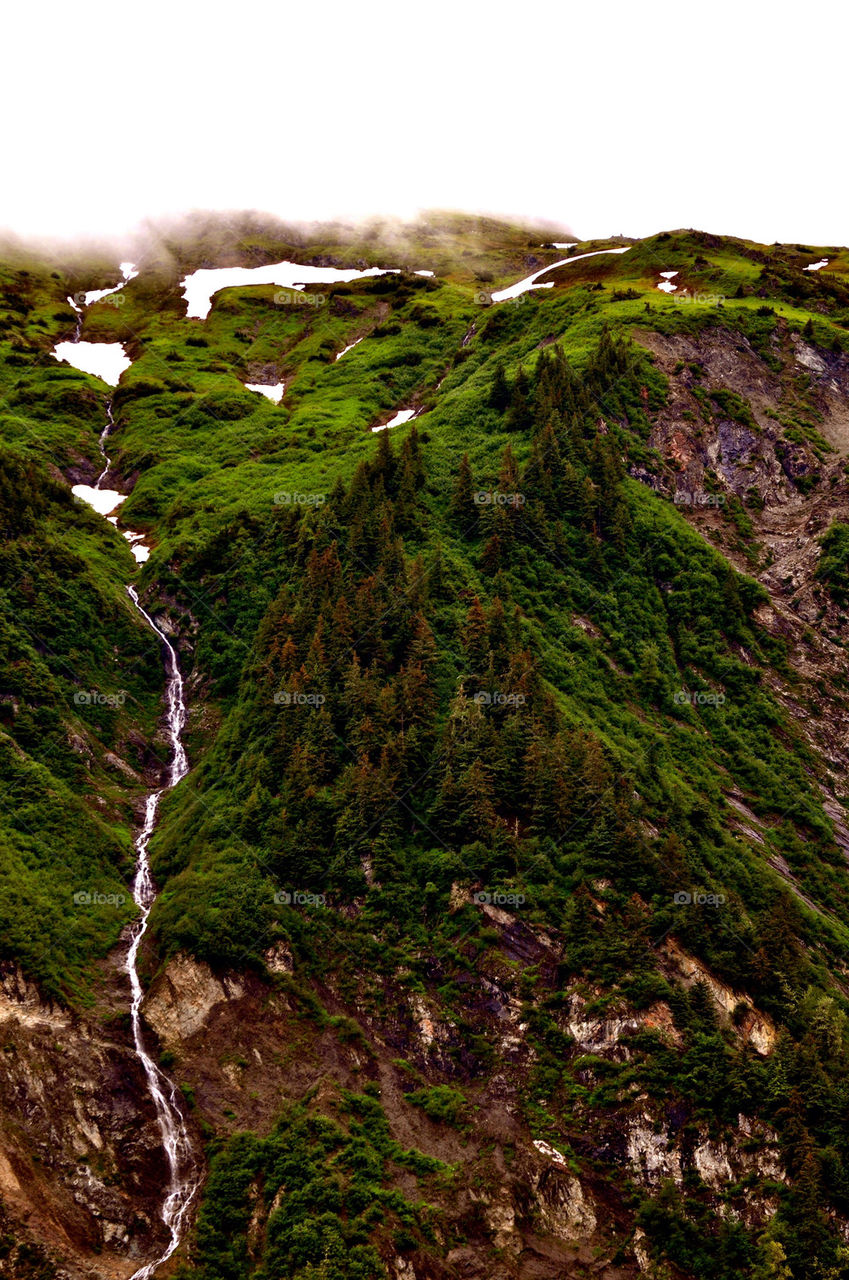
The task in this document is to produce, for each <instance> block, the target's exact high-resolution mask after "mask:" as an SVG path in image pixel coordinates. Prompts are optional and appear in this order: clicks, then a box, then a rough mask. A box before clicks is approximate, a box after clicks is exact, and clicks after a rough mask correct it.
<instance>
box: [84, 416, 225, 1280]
mask: <svg viewBox="0 0 849 1280" xmlns="http://www.w3.org/2000/svg"><path fill="white" fill-rule="evenodd" d="M113 426H114V421H113V417H112V404H111V401H110V403H109V404H108V405H107V408H106V426H105V427H104V429H103V431H102V433H101V436H100V441H99V444H100V452H101V454H102V455H103V461H104V467H103V470H102V471H101V473H100V475H99V476H98V477H97V483H96V484H95V485H93V486H92V488H91V489H90V490H86V486H77V487H78V488H82V490H84V491H85V492H84V493H81V495H80V496H84V497H86V500H87V501H89V502H90V503H91V504H92V505H93V506H94V507H95V508H96V509H97V510H100V511H101V512H102V514H104V515H107V516H108V511H106V510H104V507H109V509H110V510H111V509H114V507H115V506H116V505H117V503H118V502H120V501H121V495H119V494H117V493H115V492H114V491H111V490H107V489H102V488H101V485H102V484H103V481H104V480H105V479H106V476H107V474H108V472H109V467H110V459H109V457H108V455H107V453H106V442H107V440H108V438H109V433H110V432H111V430H112V428H113ZM95 495H99V496H101V497H103V496H104V495H108V496H105V501H103V502H98V498H97V496H95ZM110 496H111V497H112V498H114V501H112V503H111V506H110ZM112 519H113V520H114V519H115V517H112ZM131 536H133V537H135V536H137V535H131ZM140 550H141V548H138V547H134V548H133V554H134V555H135V556H136V559H137V560H138V559H141V558H142V557H141V556H140V555H139V551H140ZM145 552H146V549H145ZM127 594H128V595H129V597H130V599H131V600H132V602H133V605H134V606H135V608H136V610H137V611H138V613H139V614H140V615H141V617H142V618H143V619H144V622H145V624H146V625H147V626H148V627H150V629H151V630H152V631H153V632H154V634H155V635H156V636H157V638H158V639H159V641H160V643H161V645H162V647H163V650H164V654H165V707H166V711H165V719H166V730H167V736H168V743H169V747H170V753H171V759H170V763H169V765H168V768H167V771H166V773H165V777H164V780H163V784H162V786H160V787H159V788H158V789H157V790H156V791H154V792H152V794H151V795H149V796H148V797H147V800H146V801H145V810H144V821H143V823H142V827H141V830H140V831H139V834H138V835H137V836H136V839H135V846H134V847H135V851H136V871H135V878H134V880H133V898H134V899H135V902H136V904H137V906H138V908H139V913H140V914H139V918H138V919H137V920H136V921H135V923H134V924H133V925H132V927H131V932H130V946H129V950H128V951H127V959H126V962H125V966H124V967H125V969H126V973H127V976H128V978H129V980H130V991H131V995H132V998H131V1002H130V1018H131V1022H132V1028H133V1041H134V1043H135V1049H136V1054H137V1056H138V1058H139V1061H140V1062H141V1064H142V1067H143V1068H144V1073H145V1077H146V1079H147V1087H148V1091H149V1093H150V1096H151V1098H152V1100H153V1105H154V1108H155V1110H156V1118H157V1121H158V1122H159V1130H160V1133H161V1134H162V1147H163V1150H164V1152H165V1158H166V1161H167V1163H168V1190H167V1193H166V1196H165V1200H164V1202H163V1205H162V1211H161V1217H162V1221H163V1222H164V1223H165V1226H166V1227H167V1228H168V1231H169V1233H170V1237H171V1238H170V1240H169V1242H168V1244H167V1246H166V1248H165V1250H164V1252H163V1253H162V1254H160V1256H159V1257H158V1258H156V1259H154V1261H153V1262H149V1263H146V1264H145V1266H143V1267H141V1268H140V1269H139V1270H138V1271H135V1272H134V1273H133V1275H132V1276H131V1277H130V1280H150V1277H151V1276H152V1275H153V1273H154V1272H155V1271H156V1270H157V1268H158V1267H160V1266H161V1265H162V1263H163V1262H165V1261H167V1259H168V1258H170V1257H171V1255H172V1253H173V1252H174V1250H175V1249H176V1248H177V1246H178V1245H179V1243H180V1240H181V1237H182V1233H183V1227H184V1224H185V1220H186V1215H187V1213H188V1210H189V1206H190V1205H191V1202H192V1200H193V1199H194V1196H195V1193H196V1192H197V1189H198V1185H199V1179H198V1170H197V1166H196V1164H195V1161H194V1158H193V1156H192V1148H191V1142H190V1141H189V1134H188V1129H187V1127H186V1122H185V1119H184V1117H183V1112H182V1110H181V1107H180V1104H179V1102H178V1091H177V1087H176V1085H175V1084H174V1083H173V1081H171V1080H169V1079H168V1077H167V1076H166V1075H165V1074H164V1072H163V1071H162V1070H161V1069H160V1068H159V1067H158V1066H157V1064H156V1063H155V1062H154V1060H153V1059H152V1058H151V1056H150V1054H149V1053H148V1052H147V1050H146V1049H145V1046H144V1037H143V1034H142V1017H141V1004H142V999H143V996H144V992H143V991H142V986H141V982H140V981H139V975H138V954H139V947H140V946H141V941H142V938H143V937H144V935H145V932H146V931H147V923H148V918H149V916H150V909H151V907H152V906H153V903H154V901H155V899H156V887H155V885H154V883H153V876H152V875H151V871H150V860H149V858H148V844H149V843H150V837H151V835H152V834H153V829H154V827H155V825H156V816H157V813H158V811H159V802H160V800H161V798H162V796H163V795H164V793H165V792H166V791H168V790H170V788H171V787H175V786H176V785H177V783H178V782H179V781H180V779H181V778H184V777H185V776H186V774H187V773H188V771H189V762H188V759H187V757H186V751H185V748H184V746H183V741H182V734H183V729H184V727H185V724H186V703H185V699H184V696H183V677H182V676H181V674H180V665H179V663H178V661H177V654H176V651H175V649H174V646H173V645H172V644H171V642H170V640H169V639H168V637H167V636H166V635H165V633H164V632H163V631H162V630H161V629H160V628H159V627H158V626H157V625H156V623H155V622H154V621H153V618H151V616H150V614H149V613H147V612H146V610H145V609H143V608H142V605H141V603H140V601H139V597H138V592H137V591H136V590H135V588H134V587H131V586H128V587H127Z"/></svg>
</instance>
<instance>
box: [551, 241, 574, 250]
mask: <svg viewBox="0 0 849 1280" xmlns="http://www.w3.org/2000/svg"><path fill="white" fill-rule="evenodd" d="M551 243H552V245H553V246H554V248H555V249H574V248H575V245H576V244H577V243H578V241H577V240H552V242H551Z"/></svg>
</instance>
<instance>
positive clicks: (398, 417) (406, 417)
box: [372, 409, 416, 431]
mask: <svg viewBox="0 0 849 1280" xmlns="http://www.w3.org/2000/svg"><path fill="white" fill-rule="evenodd" d="M415 416H416V411H415V409H399V410H398V412H397V413H396V414H395V417H394V418H393V419H392V421H391V422H384V423H382V425H381V426H379V427H372V431H388V430H389V428H390V427H400V425H401V423H402V422H409V421H410V419H411V418H415Z"/></svg>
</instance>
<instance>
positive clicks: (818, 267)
mask: <svg viewBox="0 0 849 1280" xmlns="http://www.w3.org/2000/svg"><path fill="white" fill-rule="evenodd" d="M827 266H828V258H820V260H819V262H812V263H811V264H810V266H807V267H803V268H802V270H803V271H822V269H823V267H827Z"/></svg>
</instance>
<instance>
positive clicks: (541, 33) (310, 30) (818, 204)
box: [0, 0, 849, 245]
mask: <svg viewBox="0 0 849 1280" xmlns="http://www.w3.org/2000/svg"><path fill="white" fill-rule="evenodd" d="M847 36H849V6H847V5H843V4H832V3H826V2H825V0H807V3H806V4H805V5H802V6H794V7H793V8H792V9H791V8H790V7H789V6H787V7H784V9H783V12H782V9H781V8H780V6H779V3H776V2H775V0H714V2H713V3H710V4H705V3H700V4H696V3H695V2H694V0H675V2H671V0H642V2H641V3H637V2H636V0H628V2H627V3H625V2H622V0H609V2H608V3H607V4H605V5H604V6H601V5H591V4H583V5H581V6H580V7H579V6H578V5H576V4H575V3H574V0H572V2H571V3H570V0H565V2H564V0H548V2H547V3H541V2H540V0H522V3H519V4H517V3H512V4H509V5H506V4H503V3H501V2H500V0H487V3H481V2H479V0H476V2H474V3H469V2H468V0H427V3H423V2H422V0H420V2H419V3H418V4H412V3H410V2H409V0H393V2H391V3H388V2H387V0H360V3H358V4H353V3H349V2H340V0H325V2H324V3H317V2H316V0H300V2H299V3H298V4H297V6H294V5H292V4H291V3H285V0H284V2H283V3H281V2H280V0H278V2H277V3H272V4H267V3H260V2H258V0H240V2H239V3H234V4H231V5H227V6H226V7H225V6H224V5H222V4H220V3H216V2H215V0H203V2H202V3H199V2H198V0H165V2H163V0H146V2H145V3H142V4H129V3H122V2H121V0H79V2H78V3H76V4H68V3H67V2H66V0H62V3H57V2H56V0H42V2H41V3H38V4H34V3H30V4H9V5H7V6H6V7H5V10H4V16H3V45H4V52H5V56H4V59H3V84H2V89H0V94H2V98H3V99H4V112H3V115H4V125H3V139H2V152H0V155H1V156H2V161H0V226H7V227H11V228H13V229H14V230H16V231H18V232H19V233H22V234H27V233H31V234H48V235H59V236H65V235H74V236H77V235H80V234H85V233H89V234H99V233H102V232H120V231H123V230H127V229H130V228H131V227H132V226H134V225H135V224H137V223H138V222H139V221H140V220H141V219H142V218H144V217H146V216H155V215H157V214H160V213H166V212H174V213H177V212H182V211H184V210H187V209H191V208H223V209H234V208H258V209H265V210H270V211H272V212H274V213H277V214H279V215H281V216H282V217H291V218H316V217H329V216H333V215H335V214H348V215H351V214H354V215H359V214H368V213H396V214H401V215H412V214H414V213H415V211H416V210H417V209H419V208H457V209H469V210H484V211H488V212H493V213H504V214H524V215H528V216H531V217H536V218H543V219H550V220H553V221H555V222H559V223H562V224H566V225H567V226H570V227H571V228H572V229H573V230H574V231H575V232H576V234H577V235H578V236H579V237H580V238H582V239H584V238H589V237H591V236H607V235H612V234H616V233H619V232H623V233H625V234H628V235H636V236H640V235H648V234H651V233H652V232H655V231H660V230H665V229H670V228H675V227H680V226H694V227H699V228H702V229H705V230H709V231H716V232H725V233H729V234H737V235H743V236H749V237H752V238H755V239H758V240H762V241H765V242H771V241H773V240H785V241H794V242H795V241H797V240H800V241H806V242H808V243H810V244H817V245H818V244H822V245H831V244H835V243H842V244H846V243H847V242H849V176H847V175H849V165H847V161H846V76H845V67H846V50H847V47H849V41H847Z"/></svg>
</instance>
